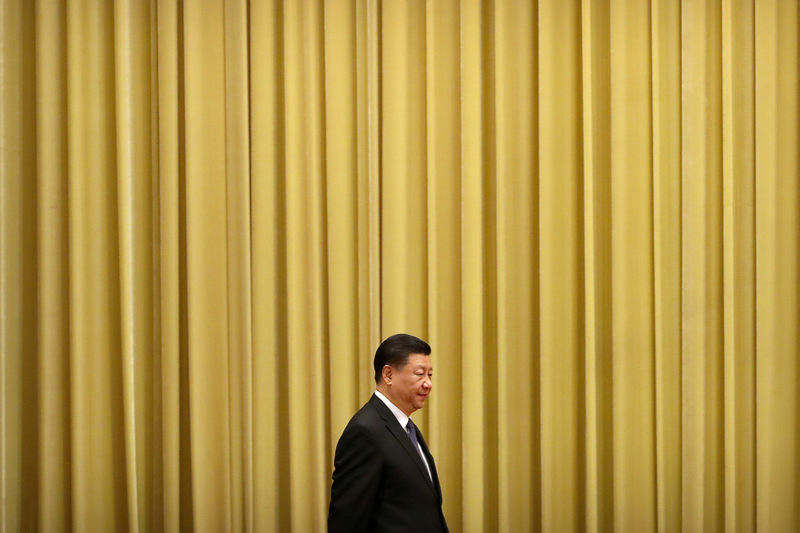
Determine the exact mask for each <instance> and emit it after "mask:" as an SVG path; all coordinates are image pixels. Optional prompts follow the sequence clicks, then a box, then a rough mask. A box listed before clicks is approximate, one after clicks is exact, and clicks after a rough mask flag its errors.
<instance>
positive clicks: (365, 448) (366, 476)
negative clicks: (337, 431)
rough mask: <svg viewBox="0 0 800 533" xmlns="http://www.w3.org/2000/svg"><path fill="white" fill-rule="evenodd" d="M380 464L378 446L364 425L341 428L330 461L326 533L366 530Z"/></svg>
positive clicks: (378, 481)
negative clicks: (331, 470) (340, 434)
mask: <svg viewBox="0 0 800 533" xmlns="http://www.w3.org/2000/svg"><path fill="white" fill-rule="evenodd" d="M382 463H383V461H382V459H381V456H380V453H379V451H378V448H377V447H376V446H375V443H374V442H373V441H372V439H371V438H370V436H369V435H368V433H367V432H366V430H365V429H364V428H362V427H360V426H357V425H353V426H349V427H348V428H347V429H345V431H344V433H343V434H342V437H341V438H340V439H339V443H338V444H337V445H336V456H335V458H334V461H333V486H332V487H331V504H330V508H329V510H328V531H329V532H330V533H339V532H360V531H364V532H366V531H368V530H369V525H370V518H371V516H372V507H373V505H374V503H375V498H376V496H377V492H378V486H379V485H380V479H381V471H382V469H383V464H382Z"/></svg>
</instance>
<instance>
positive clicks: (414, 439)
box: [406, 418, 420, 453]
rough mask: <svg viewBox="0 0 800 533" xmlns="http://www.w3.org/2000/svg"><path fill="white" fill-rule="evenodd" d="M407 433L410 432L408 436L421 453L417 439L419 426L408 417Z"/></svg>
mask: <svg viewBox="0 0 800 533" xmlns="http://www.w3.org/2000/svg"><path fill="white" fill-rule="evenodd" d="M406 433H408V438H410V439H411V443H412V444H413V445H414V449H415V450H416V451H417V453H419V450H420V445H419V441H418V440H417V426H415V425H414V422H412V421H411V419H410V418H409V419H408V424H406Z"/></svg>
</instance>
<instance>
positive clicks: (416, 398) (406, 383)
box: [373, 333, 433, 416]
mask: <svg viewBox="0 0 800 533" xmlns="http://www.w3.org/2000/svg"><path fill="white" fill-rule="evenodd" d="M430 353H431V347H430V346H428V343H426V342H425V341H423V340H421V339H418V338H417V337H414V336H413V335H407V334H405V333H398V334H397V335H392V336H391V337H389V338H387V339H386V340H384V341H383V342H382V343H381V345H380V346H378V349H377V350H376V351H375V360H374V362H373V364H374V367H375V383H377V385H378V390H380V391H381V393H382V394H383V395H384V396H386V397H387V398H389V400H391V401H392V403H394V404H395V405H396V406H397V407H399V408H400V409H401V410H402V411H403V412H404V413H405V414H407V415H409V416H410V415H411V413H413V412H414V411H416V410H417V409H420V408H421V407H422V406H423V405H424V404H425V400H426V399H427V397H428V394H430V392H431V388H432V387H433V384H432V383H431V379H432V378H433V367H432V366H431V361H430V359H431V358H430Z"/></svg>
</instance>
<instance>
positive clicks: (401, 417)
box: [375, 390, 433, 481]
mask: <svg viewBox="0 0 800 533" xmlns="http://www.w3.org/2000/svg"><path fill="white" fill-rule="evenodd" d="M375 396H377V397H378V398H380V400H381V401H382V402H383V403H385V404H386V407H388V408H389V410H390V411H391V412H392V414H393V415H394V416H395V418H397V421H398V422H400V427H401V428H403V429H404V430H406V433H408V430H407V429H406V425H407V424H408V421H409V417H408V415H406V414H405V413H404V412H403V411H401V410H400V408H399V407H397V406H396V405H395V404H393V403H392V401H391V400H390V399H389V398H387V397H386V396H384V395H383V394H382V393H381V391H379V390H376V391H375ZM409 440H411V437H409ZM412 444H413V442H412ZM416 448H417V452H419V456H420V457H422V464H424V465H425V468H427V469H428V476H429V477H430V478H431V481H433V475H432V474H431V467H430V466H428V461H427V459H425V454H424V453H422V446H421V445H420V444H419V443H417V445H416Z"/></svg>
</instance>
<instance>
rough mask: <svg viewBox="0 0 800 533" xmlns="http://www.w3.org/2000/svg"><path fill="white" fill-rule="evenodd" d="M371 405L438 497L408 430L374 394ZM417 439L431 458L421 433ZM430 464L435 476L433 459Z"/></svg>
mask: <svg viewBox="0 0 800 533" xmlns="http://www.w3.org/2000/svg"><path fill="white" fill-rule="evenodd" d="M370 403H372V405H373V406H374V407H375V408H376V409H377V410H378V414H379V415H380V416H381V418H382V419H383V422H384V424H385V425H386V428H387V429H388V430H389V432H390V433H391V434H392V435H393V436H394V438H395V439H397V441H398V442H399V443H400V446H402V447H403V449H404V450H405V451H406V453H407V454H408V455H409V457H410V458H411V460H412V461H413V462H414V464H416V465H417V468H418V469H419V471H420V474H422V477H423V478H425V482H426V483H427V484H428V487H430V489H431V490H432V491H434V493H435V494H436V495H437V496H438V495H439V493H438V492H437V490H436V487H434V485H433V483H432V482H431V476H429V475H428V470H427V469H426V468H425V463H423V462H422V457H420V455H419V452H417V450H415V449H414V445H413V444H412V443H411V439H410V438H409V437H408V433H406V430H405V429H403V428H402V427H401V426H400V422H398V421H397V418H395V416H394V415H393V414H392V412H391V411H390V410H389V408H388V407H386V405H384V403H383V402H382V401H381V400H380V398H378V397H377V396H375V395H374V394H373V395H372V398H370ZM417 437H418V439H419V440H420V445H421V446H422V447H423V451H424V452H425V455H426V458H427V457H430V453H429V452H427V446H426V445H424V444H423V441H422V440H421V436H420V434H419V432H418V433H417ZM429 464H430V465H431V474H432V475H433V472H434V470H433V460H432V459H429ZM434 479H436V478H434Z"/></svg>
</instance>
